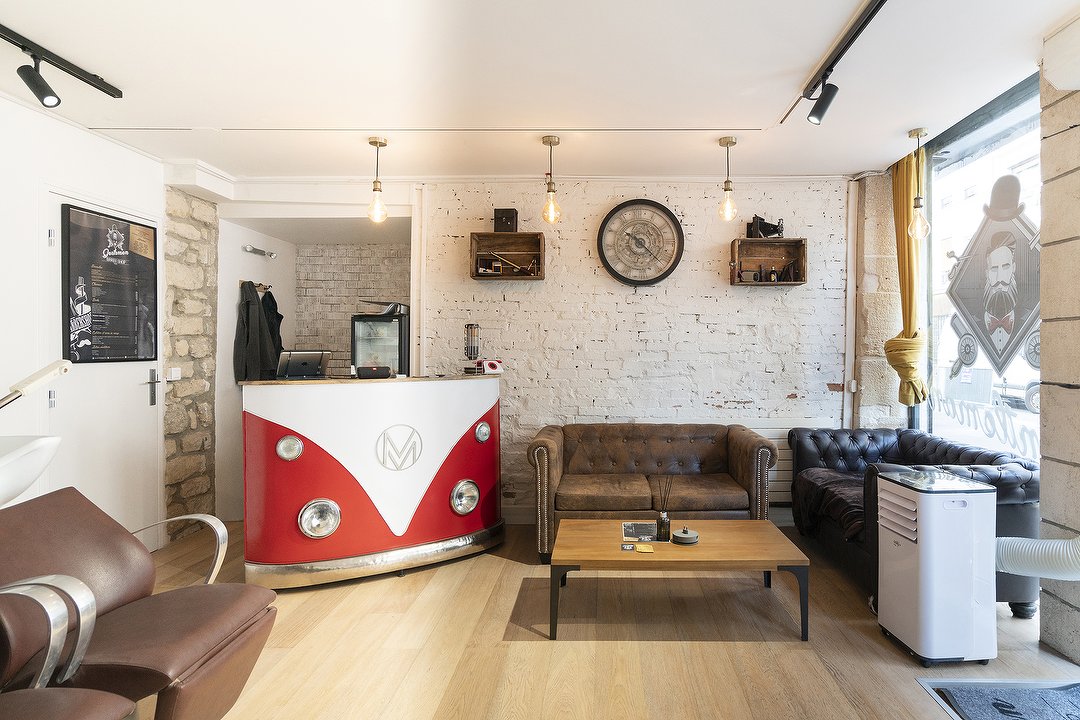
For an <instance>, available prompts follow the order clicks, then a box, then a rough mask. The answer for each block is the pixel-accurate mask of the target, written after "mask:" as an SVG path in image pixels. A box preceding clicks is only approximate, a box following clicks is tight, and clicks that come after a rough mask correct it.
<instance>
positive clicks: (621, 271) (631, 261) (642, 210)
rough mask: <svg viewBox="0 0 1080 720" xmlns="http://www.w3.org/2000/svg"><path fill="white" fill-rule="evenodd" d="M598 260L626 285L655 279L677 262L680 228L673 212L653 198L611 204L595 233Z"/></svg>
mask: <svg viewBox="0 0 1080 720" xmlns="http://www.w3.org/2000/svg"><path fill="white" fill-rule="evenodd" d="M596 250H597V252H598V253H599V255H600V262H602V263H604V268H605V269H606V270H607V271H608V272H609V273H611V276H612V277H613V278H615V279H616V280H618V281H619V282H621V283H626V284H627V285H652V284H654V283H658V282H660V281H661V280H663V279H664V278H666V277H667V276H668V275H670V274H671V273H672V272H674V270H675V268H676V267H677V266H678V265H679V260H681V259H682V253H683V231H682V225H680V224H679V220H678V218H676V217H675V214H674V213H672V212H671V211H670V210H668V209H667V208H666V207H664V206H663V205H661V204H660V203H658V202H655V201H653V200H628V201H627V202H624V203H622V204H620V205H616V206H615V207H614V208H612V210H611V212H609V213H608V214H607V217H605V218H604V221H603V222H602V223H600V232H599V233H597V236H596Z"/></svg>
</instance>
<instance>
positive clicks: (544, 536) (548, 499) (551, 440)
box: [526, 425, 563, 556]
mask: <svg viewBox="0 0 1080 720" xmlns="http://www.w3.org/2000/svg"><path fill="white" fill-rule="evenodd" d="M526 454H527V455H528V457H529V464H530V465H532V466H533V468H534V469H535V470H536V548H537V552H539V553H540V555H541V556H545V555H546V556H550V555H551V548H552V546H553V545H554V544H555V491H556V490H557V489H558V487H559V481H560V480H562V476H563V430H562V428H561V427H559V426H557V425H548V426H547V427H545V428H542V429H541V430H540V432H538V433H536V437H534V438H533V440H532V442H530V443H529V447H528V450H527V451H526Z"/></svg>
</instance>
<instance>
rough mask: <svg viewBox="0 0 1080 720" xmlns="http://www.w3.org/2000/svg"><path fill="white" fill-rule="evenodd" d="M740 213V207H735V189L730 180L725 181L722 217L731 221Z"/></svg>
mask: <svg viewBox="0 0 1080 720" xmlns="http://www.w3.org/2000/svg"><path fill="white" fill-rule="evenodd" d="M738 214H739V208H737V207H735V190H734V189H733V188H732V186H731V181H730V180H725V181H724V201H723V202H722V203H720V219H721V220H723V221H724V222H731V221H732V220H734V219H735V216H736V215H738Z"/></svg>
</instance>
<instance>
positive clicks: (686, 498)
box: [649, 473, 750, 512]
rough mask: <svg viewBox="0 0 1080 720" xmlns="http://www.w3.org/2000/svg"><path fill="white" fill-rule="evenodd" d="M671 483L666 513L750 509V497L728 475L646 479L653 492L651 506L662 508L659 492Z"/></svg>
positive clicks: (671, 476)
mask: <svg viewBox="0 0 1080 720" xmlns="http://www.w3.org/2000/svg"><path fill="white" fill-rule="evenodd" d="M669 480H670V481H671V491H670V495H669V497H668V501H667V510H668V511H669V512H690V511H696V510H705V511H707V510H746V509H748V508H749V507H750V496H749V495H748V494H747V492H746V490H745V489H744V488H743V487H742V485H739V483H737V482H735V478H733V477H731V476H730V475H728V474H727V473H714V474H711V475H649V487H650V489H651V490H652V506H653V508H654V509H656V510H659V509H660V508H661V503H660V490H661V488H664V487H666V485H667V483H668V481H669Z"/></svg>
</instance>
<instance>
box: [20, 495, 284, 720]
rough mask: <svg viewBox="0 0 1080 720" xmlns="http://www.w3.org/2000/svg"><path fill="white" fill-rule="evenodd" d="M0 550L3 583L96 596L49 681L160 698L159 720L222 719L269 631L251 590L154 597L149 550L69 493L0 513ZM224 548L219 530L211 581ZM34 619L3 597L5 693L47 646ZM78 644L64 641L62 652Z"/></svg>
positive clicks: (265, 595)
mask: <svg viewBox="0 0 1080 720" xmlns="http://www.w3.org/2000/svg"><path fill="white" fill-rule="evenodd" d="M218 525H220V523H218ZM0 543H2V544H3V545H4V546H5V548H6V552H5V555H6V556H5V557H4V559H3V562H0V585H8V584H11V583H15V582H19V581H20V580H22V579H25V578H32V577H36V576H41V575H51V574H58V575H70V576H73V577H76V578H78V579H80V580H82V581H83V582H84V583H86V585H87V586H88V587H89V588H90V590H91V591H92V592H93V595H94V598H95V601H96V605H97V621H96V624H95V626H94V628H93V633H92V635H90V637H89V644H88V645H87V647H86V652H85V656H84V657H83V658H82V661H81V663H80V664H79V665H78V667H69V668H67V669H66V671H65V672H63V674H62V676H64V677H67V676H69V679H67V680H63V681H61V682H60V683H58V684H61V685H63V686H64V687H71V688H84V689H91V690H100V691H104V692H109V693H114V694H117V695H121V696H123V697H125V698H128V699H129V700H140V699H142V698H144V697H148V696H150V695H157V710H156V714H155V717H156V718H157V720H219V719H220V718H221V717H222V716H224V715H225V713H226V712H228V711H229V709H230V708H231V707H232V706H233V704H234V703H235V702H236V699H237V698H238V697H239V696H240V692H241V690H243V687H244V684H245V683H246V682H247V679H248V676H249V675H250V674H251V670H252V668H253V667H254V665H255V662H256V661H257V660H258V658H259V654H260V653H261V652H262V648H263V645H265V643H266V639H267V637H268V636H269V634H270V629H271V628H272V627H273V624H274V617H275V614H276V609H275V608H273V607H271V606H270V603H271V602H273V601H274V598H275V594H274V593H273V591H271V590H267V589H266V588H262V587H257V586H254V585H243V584H236V583H225V584H206V585H198V586H193V587H185V588H180V589H177V590H171V591H168V592H164V593H160V594H158V595H153V594H151V593H152V592H153V588H154V562H153V560H152V559H151V557H150V553H149V552H147V550H146V548H145V547H144V546H143V545H142V543H140V542H139V541H138V540H137V539H135V538H134V537H132V536H131V535H130V534H129V533H128V532H127V531H126V530H125V529H124V528H123V527H122V526H121V525H119V524H118V523H116V522H115V521H114V520H113V519H112V518H110V517H109V516H108V515H106V514H105V513H104V512H102V511H101V510H100V509H99V508H97V507H96V506H95V505H94V504H93V503H91V502H90V501H89V500H87V499H86V498H85V497H83V495H81V494H80V493H79V492H78V491H77V490H75V489H74V488H64V489H62V490H57V491H56V492H52V493H49V494H48V495H43V496H41V497H38V498H35V499H33V500H29V501H27V502H24V503H21V504H19V505H14V506H11V507H8V508H5V509H3V510H0ZM222 550H223V548H222V542H221V537H220V533H219V553H218V556H217V557H216V558H215V561H214V566H215V567H214V569H212V570H211V572H210V573H209V575H208V582H210V581H212V580H213V576H214V575H215V574H216V569H217V567H220V563H221V551H222ZM33 615H34V608H33V605H32V604H30V603H28V602H26V599H25V598H18V597H10V598H9V597H0V629H2V630H3V632H2V633H0V678H3V677H5V675H6V674H11V675H12V676H13V677H14V678H15V680H14V681H12V682H11V683H9V685H10V686H20V687H26V685H27V684H28V683H29V682H30V678H31V675H32V674H33V663H32V662H31V661H30V658H32V657H33V656H34V655H35V654H38V653H40V652H42V651H43V650H44V649H45V648H46V647H47V646H48V637H47V635H46V633H45V632H44V630H43V628H42V627H41V623H40V620H37V622H36V623H35V618H34V616H33ZM4 635H6V636H7V637H8V639H9V642H8V646H7V647H4V646H3V644H2V643H3V640H2V638H3V636H4ZM75 644H76V640H75V639H74V638H70V637H69V639H68V645H69V646H74V645H75ZM72 652H74V650H72ZM5 717H6V716H5Z"/></svg>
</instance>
